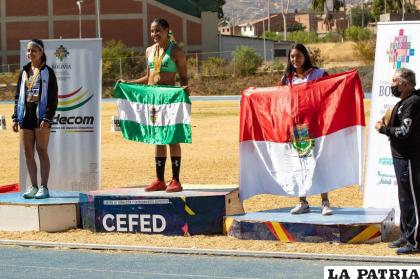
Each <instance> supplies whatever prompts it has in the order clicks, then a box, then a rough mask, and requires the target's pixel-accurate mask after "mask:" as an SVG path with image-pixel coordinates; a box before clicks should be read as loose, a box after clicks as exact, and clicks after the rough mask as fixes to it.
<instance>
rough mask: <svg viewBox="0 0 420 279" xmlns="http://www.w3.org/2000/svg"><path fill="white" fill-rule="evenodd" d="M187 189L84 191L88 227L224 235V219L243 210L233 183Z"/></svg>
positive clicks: (102, 230)
mask: <svg viewBox="0 0 420 279" xmlns="http://www.w3.org/2000/svg"><path fill="white" fill-rule="evenodd" d="M183 187H184V191H182V192H177V193H166V192H165V191H156V192H145V191H144V188H118V189H111V190H101V191H92V192H88V193H81V194H80V202H81V205H80V209H81V215H82V223H83V228H84V229H89V230H91V231H93V232H126V233H149V234H166V235H188V234H222V233H223V218H224V216H226V215H230V214H240V213H242V212H243V207H242V204H241V203H240V201H239V197H238V188H237V187H234V186H232V185H183Z"/></svg>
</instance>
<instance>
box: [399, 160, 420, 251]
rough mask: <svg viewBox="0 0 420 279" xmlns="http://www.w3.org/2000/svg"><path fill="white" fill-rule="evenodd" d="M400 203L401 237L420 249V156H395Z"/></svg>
mask: <svg viewBox="0 0 420 279" xmlns="http://www.w3.org/2000/svg"><path fill="white" fill-rule="evenodd" d="M393 161H394V169H395V175H396V178H397V184H398V200H399V203H400V210H401V217H400V230H401V238H403V239H405V240H406V241H407V242H408V243H410V244H411V245H413V246H414V247H415V248H419V249H420V230H419V225H420V224H419V217H420V212H419V210H420V158H419V159H402V158H396V157H394V158H393Z"/></svg>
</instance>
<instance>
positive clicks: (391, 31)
mask: <svg viewBox="0 0 420 279" xmlns="http://www.w3.org/2000/svg"><path fill="white" fill-rule="evenodd" d="M419 30H420V21H404V22H387V23H381V22H379V23H378V32H377V39H376V53H375V69H374V74H373V88H372V106H371V111H370V125H369V143H368V152H367V155H368V157H367V166H366V178H365V191H364V207H376V208H394V209H395V212H396V215H395V221H396V223H397V224H398V223H399V215H400V211H399V205H398V186H397V181H396V178H395V172H394V166H393V163H392V156H391V149H390V146H389V141H388V138H387V137H386V136H384V135H381V134H379V133H378V132H377V131H376V130H375V128H374V126H375V123H376V121H378V120H379V119H380V118H381V117H382V116H383V115H384V113H385V111H386V110H387V109H388V108H391V109H392V108H393V107H394V105H395V104H396V103H397V102H398V100H399V99H398V98H395V97H393V96H392V94H391V88H390V86H391V79H392V76H393V75H394V73H395V70H396V69H397V68H409V69H412V70H414V71H415V72H416V73H417V83H419V82H420V79H419V77H420V55H419V53H417V52H418V51H420V37H419V35H418V32H419Z"/></svg>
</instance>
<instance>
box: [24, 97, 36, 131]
mask: <svg viewBox="0 0 420 279" xmlns="http://www.w3.org/2000/svg"><path fill="white" fill-rule="evenodd" d="M37 107H38V103H26V110H25V116H24V117H23V121H22V125H20V128H21V129H27V130H34V129H39V124H40V123H39V122H38V118H37V117H36V109H37Z"/></svg>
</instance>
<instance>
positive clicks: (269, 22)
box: [267, 0, 271, 32]
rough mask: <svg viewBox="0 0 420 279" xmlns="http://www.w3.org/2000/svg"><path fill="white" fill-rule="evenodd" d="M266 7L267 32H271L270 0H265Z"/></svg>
mask: <svg viewBox="0 0 420 279" xmlns="http://www.w3.org/2000/svg"><path fill="white" fill-rule="evenodd" d="M267 7H268V32H271V16H270V0H267Z"/></svg>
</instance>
